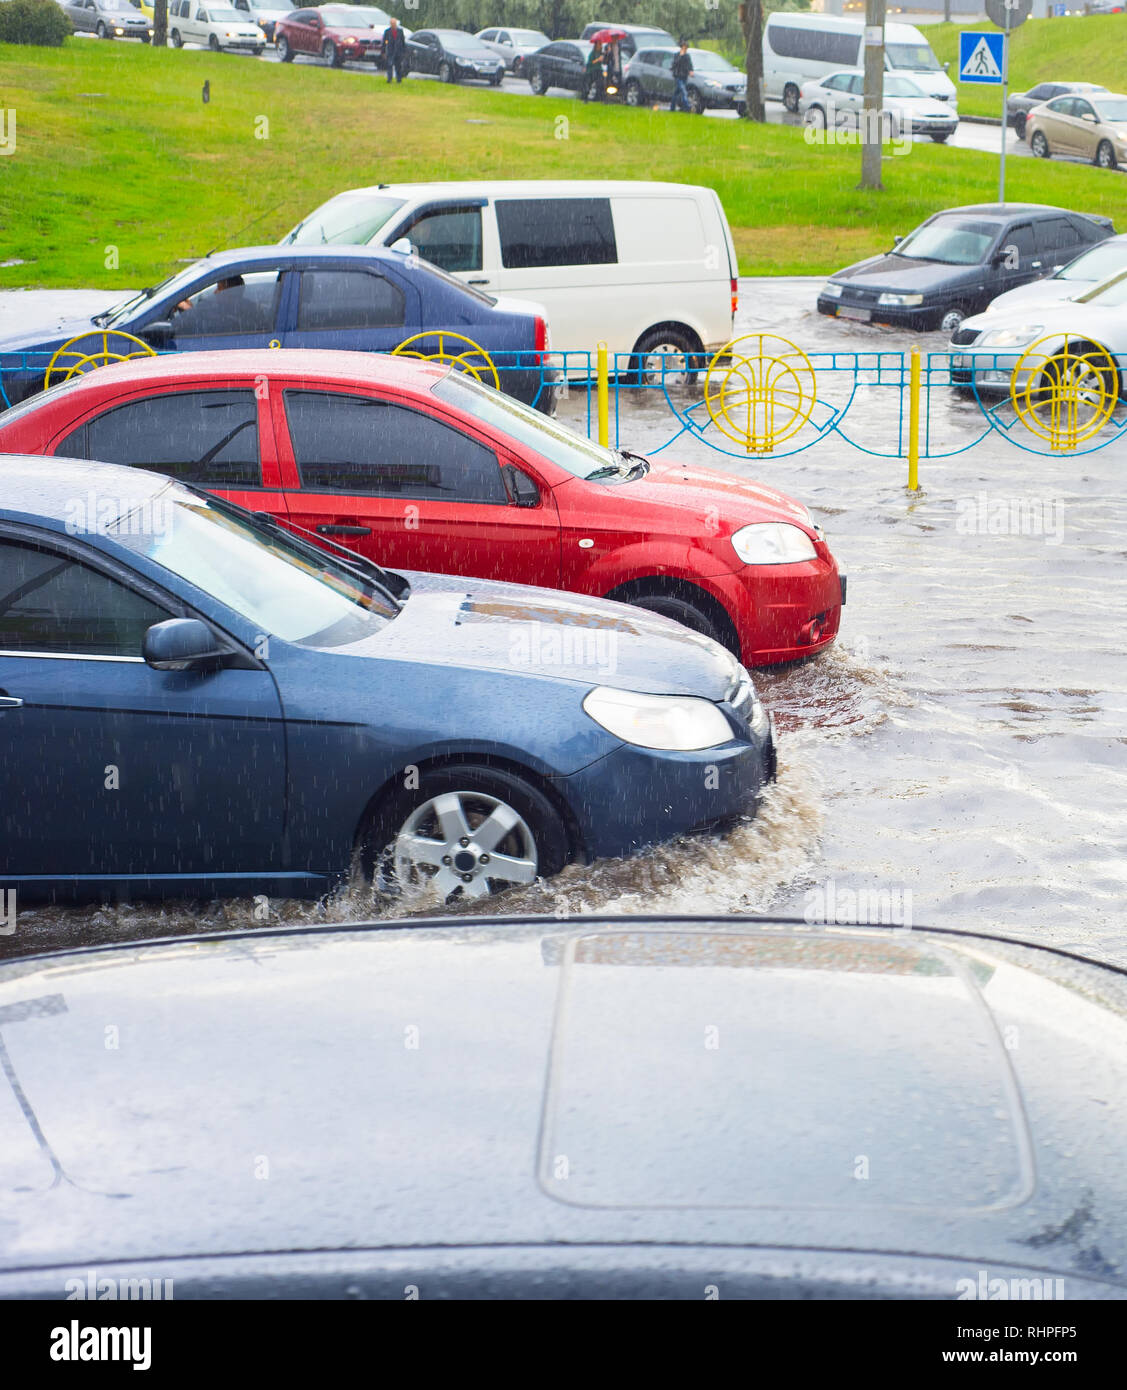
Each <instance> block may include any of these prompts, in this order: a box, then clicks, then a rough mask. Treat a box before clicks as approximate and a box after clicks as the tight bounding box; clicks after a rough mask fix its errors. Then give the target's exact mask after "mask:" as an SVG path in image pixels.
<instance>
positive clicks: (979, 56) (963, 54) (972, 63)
mask: <svg viewBox="0 0 1127 1390" xmlns="http://www.w3.org/2000/svg"><path fill="white" fill-rule="evenodd" d="M1005 42H1006V36H1005V34H997V33H992V32H987V31H982V30H971V31H969V32H967V31H965V30H964V32H962V33H961V34H960V35H959V81H960V82H981V83H985V84H988V85H993V86H1001V83H1002V68H1003V67H1004V65H1005V58H1004V53H1005Z"/></svg>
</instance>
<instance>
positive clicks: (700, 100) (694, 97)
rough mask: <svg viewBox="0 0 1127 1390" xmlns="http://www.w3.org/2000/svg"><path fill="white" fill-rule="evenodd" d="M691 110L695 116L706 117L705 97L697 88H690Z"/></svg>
mask: <svg viewBox="0 0 1127 1390" xmlns="http://www.w3.org/2000/svg"><path fill="white" fill-rule="evenodd" d="M689 110H690V112H692V114H693V115H694V116H703V115H704V97H702V96H701V94H700V93H699V92H698V91H697V89H696V88H695V87H690V88H689Z"/></svg>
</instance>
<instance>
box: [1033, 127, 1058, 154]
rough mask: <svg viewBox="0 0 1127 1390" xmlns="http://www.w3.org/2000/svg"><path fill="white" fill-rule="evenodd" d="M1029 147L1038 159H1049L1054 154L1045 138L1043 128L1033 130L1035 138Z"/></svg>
mask: <svg viewBox="0 0 1127 1390" xmlns="http://www.w3.org/2000/svg"><path fill="white" fill-rule="evenodd" d="M1029 148H1030V150H1032V152H1033V154H1034V156H1035V157H1036V158H1037V159H1048V158H1049V156H1050V155H1051V154H1052V151H1051V150H1050V149H1049V142H1048V140H1046V139H1045V132H1044V131H1042V130H1035V131H1034V132H1033V138H1032V140H1030V142H1029Z"/></svg>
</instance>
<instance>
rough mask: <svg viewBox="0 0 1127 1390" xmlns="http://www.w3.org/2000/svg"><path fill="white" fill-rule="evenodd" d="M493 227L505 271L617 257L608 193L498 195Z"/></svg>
mask: <svg viewBox="0 0 1127 1390" xmlns="http://www.w3.org/2000/svg"><path fill="white" fill-rule="evenodd" d="M497 226H498V229H499V231H500V235H501V264H502V265H503V266H505V268H506V269H507V270H530V269H537V268H539V267H542V266H557V265H561V266H562V265H614V264H616V263H617V261H618V248H617V246H616V244H615V237H614V220H613V218H612V217H611V210H610V199H609V198H505V199H498V201H497Z"/></svg>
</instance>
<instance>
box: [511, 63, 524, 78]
mask: <svg viewBox="0 0 1127 1390" xmlns="http://www.w3.org/2000/svg"><path fill="white" fill-rule="evenodd" d="M523 74H524V59H523V58H514V59H513V76H514V77H521V76H522V75H523Z"/></svg>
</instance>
